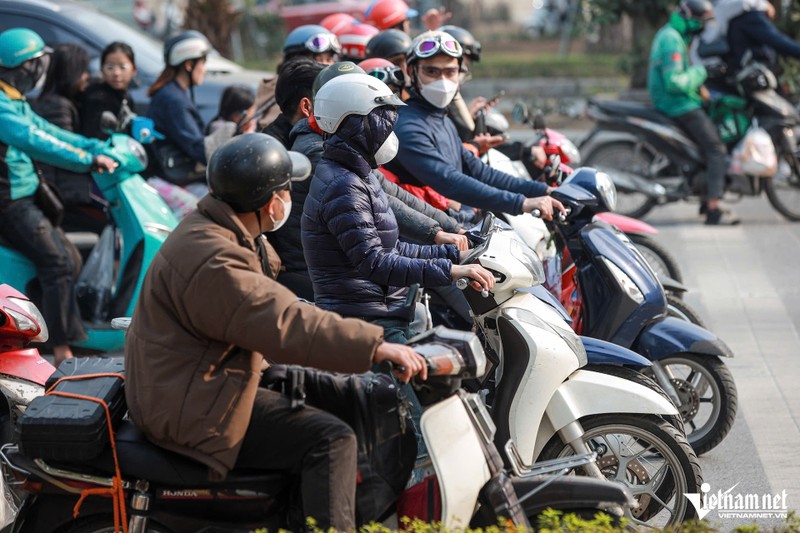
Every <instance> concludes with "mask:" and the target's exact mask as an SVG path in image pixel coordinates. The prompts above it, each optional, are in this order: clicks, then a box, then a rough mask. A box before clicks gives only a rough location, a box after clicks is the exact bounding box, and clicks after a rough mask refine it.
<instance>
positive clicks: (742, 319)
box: [645, 197, 800, 531]
mask: <svg viewBox="0 0 800 533" xmlns="http://www.w3.org/2000/svg"><path fill="white" fill-rule="evenodd" d="M729 206H730V207H731V208H732V209H733V210H734V211H735V212H736V214H737V215H739V216H740V218H741V219H742V223H741V224H740V225H738V226H733V227H709V226H704V225H703V224H702V218H700V217H699V216H698V213H697V207H698V206H697V205H696V204H691V203H680V204H671V205H668V206H662V207H658V208H656V209H654V210H653V211H652V212H651V213H650V214H649V215H648V216H647V217H646V218H645V221H647V222H649V223H650V224H653V225H654V226H656V227H657V228H658V229H659V231H660V234H659V235H657V236H656V238H657V239H658V240H659V241H660V242H661V243H663V244H665V245H666V246H667V248H668V249H669V250H670V251H671V252H672V253H673V254H674V255H675V256H676V258H677V259H678V261H679V263H680V265H681V267H682V271H683V278H684V283H685V284H686V285H687V286H688V287H689V288H690V291H689V293H688V294H687V295H686V296H685V300H686V301H687V302H688V303H690V304H691V305H692V306H694V307H695V308H696V309H697V310H698V311H700V313H701V316H702V317H703V318H704V320H705V321H706V324H707V325H708V328H709V329H710V330H711V331H713V332H715V333H716V334H717V335H719V336H720V337H721V338H722V339H723V340H725V341H726V342H727V343H728V345H729V346H730V347H731V348H732V350H733V352H734V354H735V357H734V358H733V359H728V360H726V364H727V365H728V366H729V367H730V369H731V371H732V373H733V375H734V379H735V381H736V385H737V388H738V392H739V411H738V415H737V418H736V422H735V424H734V426H733V429H732V431H731V433H730V434H729V435H728V437H727V438H726V439H725V440H724V441H723V442H722V444H720V446H718V447H717V448H715V449H714V450H712V451H711V452H709V453H707V454H706V455H704V456H702V457H701V458H700V463H701V466H702V468H703V474H704V479H705V481H706V482H707V483H708V484H709V485H710V489H711V494H716V493H717V491H718V490H721V491H723V492H724V491H727V490H728V489H730V488H731V487H734V486H735V487H734V488H733V490H731V492H730V494H732V495H733V494H742V495H744V494H757V495H759V496H761V495H764V494H770V493H771V494H773V495H779V496H780V495H782V491H784V490H785V491H786V504H787V506H788V508H789V509H795V510H798V511H800V454H798V453H797V449H798V445H799V444H800V335H798V331H799V330H800V282H798V279H799V278H800V276H799V275H798V270H800V267H799V266H798V265H799V264H800V224H798V223H791V222H788V221H785V220H784V219H783V218H782V217H781V216H780V215H779V214H778V213H777V212H775V211H774V210H773V209H772V207H771V206H770V205H769V203H768V201H767V199H766V197H760V198H747V199H744V200H742V201H741V202H740V203H736V204H729ZM707 518H708V519H709V520H711V521H712V522H714V523H716V524H717V525H719V526H720V527H721V529H722V530H724V531H727V530H731V529H733V528H734V527H736V526H739V525H744V524H751V523H753V522H757V523H758V524H759V525H763V526H768V527H771V526H776V525H779V524H781V523H782V522H783V520H781V519H775V518H771V519H769V518H763V517H761V518H758V519H753V518H744V517H736V518H721V517H720V515H719V513H718V512H717V511H716V510H712V511H711V512H710V513H709V514H708V516H707Z"/></svg>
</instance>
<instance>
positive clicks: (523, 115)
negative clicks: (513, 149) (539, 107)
mask: <svg viewBox="0 0 800 533" xmlns="http://www.w3.org/2000/svg"><path fill="white" fill-rule="evenodd" d="M511 119H512V120H513V121H514V123H515V124H526V123H527V122H528V121H529V120H530V111H528V106H527V105H525V103H524V102H517V103H516V104H515V105H514V109H513V110H512V111H511Z"/></svg>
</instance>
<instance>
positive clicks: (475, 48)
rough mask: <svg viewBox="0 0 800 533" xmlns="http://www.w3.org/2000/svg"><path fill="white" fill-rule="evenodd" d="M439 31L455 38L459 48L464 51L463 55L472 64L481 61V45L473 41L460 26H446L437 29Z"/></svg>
mask: <svg viewBox="0 0 800 533" xmlns="http://www.w3.org/2000/svg"><path fill="white" fill-rule="evenodd" d="M439 31H444V32H447V33H449V34H450V35H452V36H453V37H455V39H456V41H458V44H460V45H461V48H463V49H464V55H465V56H467V57H468V58H470V59H471V60H472V61H473V62H475V63H477V62H478V61H480V60H481V43H480V42H479V41H478V40H477V39H475V36H474V35H472V34H471V33H470V32H468V31H467V30H465V29H464V28H462V27H460V26H453V25H452V24H448V25H446V26H442V27H441V28H439Z"/></svg>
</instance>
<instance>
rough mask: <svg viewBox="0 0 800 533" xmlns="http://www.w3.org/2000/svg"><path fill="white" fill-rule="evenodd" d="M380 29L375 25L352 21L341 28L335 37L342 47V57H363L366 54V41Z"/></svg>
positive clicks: (356, 58)
mask: <svg viewBox="0 0 800 533" xmlns="http://www.w3.org/2000/svg"><path fill="white" fill-rule="evenodd" d="M378 33H380V31H379V30H378V28H376V27H375V26H371V25H369V24H364V23H362V22H358V21H354V22H352V23H350V25H348V26H347V27H346V28H344V29H342V30H341V31H340V32H339V33H338V34H337V37H338V38H339V44H340V45H341V47H342V54H341V55H342V57H343V58H346V59H355V60H359V59H364V58H365V57H366V56H367V43H368V42H369V40H370V39H372V38H373V37H375V36H376V35H378Z"/></svg>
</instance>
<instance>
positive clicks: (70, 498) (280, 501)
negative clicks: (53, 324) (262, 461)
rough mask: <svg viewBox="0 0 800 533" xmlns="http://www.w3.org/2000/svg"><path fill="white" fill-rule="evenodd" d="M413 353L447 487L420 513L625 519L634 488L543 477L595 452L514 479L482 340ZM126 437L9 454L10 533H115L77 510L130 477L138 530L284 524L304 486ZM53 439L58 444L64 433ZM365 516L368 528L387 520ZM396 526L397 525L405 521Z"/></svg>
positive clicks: (452, 522) (103, 520)
mask: <svg viewBox="0 0 800 533" xmlns="http://www.w3.org/2000/svg"><path fill="white" fill-rule="evenodd" d="M129 323H130V321H129V319H115V321H114V324H113V325H114V327H116V328H118V329H125V328H127V326H128V325H129ZM413 348H414V350H415V351H416V352H417V353H419V354H420V355H421V356H423V357H424V358H425V359H426V360H427V363H428V368H429V373H428V376H429V377H428V380H427V381H425V382H419V381H415V382H414V384H413V385H414V387H415V389H416V391H417V395H418V397H419V399H420V402H421V403H422V405H423V406H425V410H424V412H423V415H422V421H421V430H422V435H423V437H424V439H425V443H426V445H427V448H428V450H429V453H430V458H431V461H432V464H433V470H434V472H435V474H436V480H437V482H438V483H429V484H427V486H426V488H425V492H426V494H427V496H426V497H424V498H423V499H422V501H424V502H425V504H426V505H427V509H421V510H422V511H424V512H425V513H426V514H427V515H428V516H429V517H430V519H434V520H437V521H438V520H441V521H442V524H443V527H444V528H445V529H447V530H456V529H466V528H467V527H490V526H496V525H497V523H498V520H501V519H502V520H503V521H510V522H511V523H512V524H513V527H515V528H519V529H521V530H522V529H524V530H528V529H530V522H529V519H531V520H534V519H535V518H536V516H537V515H538V514H540V513H541V512H543V511H544V510H545V509H547V508H548V507H551V508H556V509H560V510H563V511H566V512H577V513H579V514H581V515H586V514H589V515H590V516H592V515H593V514H594V513H596V512H598V511H606V512H609V513H611V514H612V515H615V516H621V515H622V512H623V509H625V508H629V507H630V505H632V504H633V501H632V498H631V495H630V493H628V492H627V490H625V489H624V488H623V487H619V486H618V485H615V484H613V483H609V482H607V481H605V480H603V481H600V480H597V479H588V478H583V479H579V478H574V477H570V476H567V477H558V476H553V475H544V474H553V473H559V472H561V473H564V472H566V471H568V470H569V469H571V468H576V467H580V466H582V465H584V464H586V463H590V462H592V461H594V459H595V455H594V454H593V453H588V454H584V455H583V456H581V457H574V458H564V459H559V460H558V461H553V462H549V463H546V464H539V465H536V468H534V469H531V470H530V471H529V472H527V474H526V475H525V476H513V477H512V476H509V475H508V474H507V472H506V470H505V467H504V465H503V461H502V459H501V458H500V454H499V453H498V450H497V449H496V448H495V446H494V443H493V438H494V434H495V427H494V423H493V422H492V419H491V415H490V414H489V413H488V411H487V410H486V407H485V405H484V403H483V400H482V399H481V398H480V396H479V395H477V394H471V393H467V392H465V391H464V390H462V389H461V387H460V386H461V380H462V379H469V378H476V377H480V376H482V375H483V374H484V372H485V371H486V368H487V361H486V357H485V354H484V351H483V349H482V348H481V345H480V342H479V341H478V339H477V337H476V336H475V335H474V334H472V333H468V332H463V331H455V330H446V329H444V328H436V329H434V330H431V331H429V332H426V333H424V334H423V335H421V336H419V337H418V338H417V339H416V340H415V341H414V342H413ZM394 413H395V416H396V411H394ZM387 416H391V414H387ZM115 429H116V431H115V437H114V438H115V443H116V450H115V452H114V453H112V450H111V449H110V448H107V449H106V450H105V451H104V452H102V454H101V455H100V456H98V457H96V458H94V459H92V460H91V461H82V462H65V461H63V460H62V461H59V462H58V463H57V464H56V463H54V462H52V461H50V460H48V459H47V458H44V459H43V458H41V457H32V456H29V455H26V454H25V453H24V452H23V451H20V449H19V447H18V445H17V444H8V445H5V446H3V448H2V451H0V463H1V464H2V469H3V472H0V475H1V476H5V477H0V480H2V479H9V480H10V479H14V478H16V480H17V481H18V482H19V483H14V484H13V485H9V486H8V488H9V489H11V488H12V487H18V486H24V487H25V492H22V493H18V492H16V490H7V491H6V493H5V498H3V497H2V496H0V506H2V507H0V516H3V517H5V518H4V521H3V523H0V527H4V526H5V525H7V524H9V523H11V521H14V524H15V526H14V531H21V532H37V533H46V532H56V531H65V530H66V529H69V531H70V532H74V533H99V532H108V531H115V530H116V529H115V526H114V520H113V516H112V515H113V513H112V506H113V505H112V504H113V502H112V499H111V498H89V499H87V500H86V501H85V502H83V504H82V506H81V507H80V514H79V515H78V516H77V520H76V519H75V516H74V515H73V512H74V511H73V509H74V507H75V502H76V501H77V499H78V497H79V495H81V494H83V493H85V491H86V490H102V489H104V488H108V487H111V486H113V485H114V483H115V481H114V479H113V476H114V475H115V473H116V474H117V475H119V472H122V474H121V483H122V486H123V488H124V489H125V491H126V498H125V499H126V500H127V501H125V500H123V501H121V502H118V503H120V504H121V505H124V506H125V507H127V513H128V516H129V517H130V518H129V522H128V531H129V532H130V533H145V532H147V531H156V530H157V531H167V532H170V531H211V530H212V529H213V531H219V532H226V531H231V532H233V531H237V532H238V531H242V530H243V529H244V530H249V529H255V528H257V527H264V526H265V525H269V526H270V528H273V527H274V528H275V529H278V528H279V527H285V524H286V522H285V519H286V512H287V508H286V506H285V504H286V497H287V496H288V495H289V494H290V493H291V484H292V482H293V480H292V478H291V477H290V476H289V475H288V474H286V473H279V472H254V471H242V472H239V471H236V470H234V471H232V472H230V474H229V475H228V477H227V478H226V479H225V480H224V481H221V482H211V481H209V480H208V469H207V468H206V467H205V466H204V465H202V464H200V463H195V462H193V461H191V460H189V459H187V458H185V457H182V456H179V455H177V454H174V453H171V452H169V451H167V450H164V449H161V448H159V447H157V446H155V445H153V444H152V443H150V442H149V441H148V440H147V439H146V438H145V437H144V435H143V434H142V432H141V431H140V430H138V429H137V428H136V426H134V425H133V423H131V422H130V421H127V420H123V421H122V422H120V423H119V424H118V426H117V427H116V428H115ZM53 438H54V439H56V441H57V439H58V430H57V429H54V430H53ZM117 460H118V464H119V467H118V469H117V468H115V463H116V462H117ZM359 490H360V489H359ZM409 490H413V487H412V488H410V489H409ZM387 497H388V498H391V495H389V496H387V494H386V493H385V492H384V493H382V494H380V495H376V496H375V497H374V501H377V502H380V504H374V505H373V507H375V508H379V507H383V506H385V507H386V510H387V511H388V510H389V509H390V508H391V507H393V505H394V500H392V499H387ZM81 499H82V498H81ZM370 501H373V500H370ZM373 503H374V502H373ZM415 509H419V508H418V507H415ZM3 511H5V514H3ZM361 518H362V519H363V521H364V522H369V521H372V520H382V519H384V518H385V517H384V516H383V515H381V516H377V515H376V516H362V517H361ZM385 520H386V524H387V525H389V526H392V527H393V528H397V526H398V521H397V516H396V515H395V516H390V517H389V518H386V519H385Z"/></svg>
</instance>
